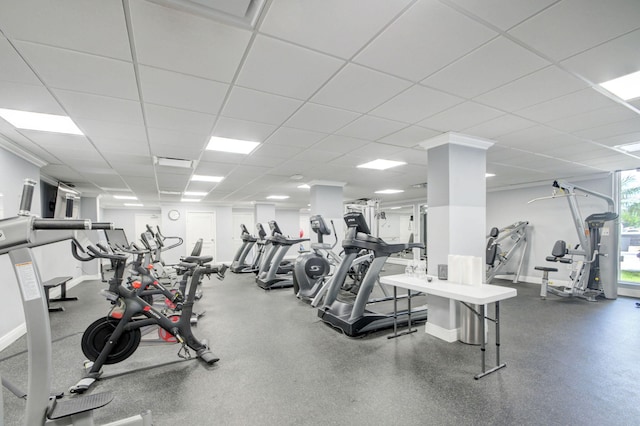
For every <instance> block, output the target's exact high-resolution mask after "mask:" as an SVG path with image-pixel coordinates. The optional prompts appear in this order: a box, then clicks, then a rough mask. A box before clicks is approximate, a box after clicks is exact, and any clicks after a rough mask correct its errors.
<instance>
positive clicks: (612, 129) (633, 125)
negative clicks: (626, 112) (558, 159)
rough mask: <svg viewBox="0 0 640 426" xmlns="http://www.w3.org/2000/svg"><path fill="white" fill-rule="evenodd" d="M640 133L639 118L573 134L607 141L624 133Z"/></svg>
mask: <svg viewBox="0 0 640 426" xmlns="http://www.w3.org/2000/svg"><path fill="white" fill-rule="evenodd" d="M635 132H640V116H637V115H636V117H634V118H632V119H630V120H625V121H619V122H616V123H611V124H605V125H604V126H598V127H593V128H591V129H586V130H580V131H577V132H574V134H575V135H576V136H578V137H581V138H586V139H592V140H598V139H607V138H611V137H613V136H618V135H623V134H625V133H635Z"/></svg>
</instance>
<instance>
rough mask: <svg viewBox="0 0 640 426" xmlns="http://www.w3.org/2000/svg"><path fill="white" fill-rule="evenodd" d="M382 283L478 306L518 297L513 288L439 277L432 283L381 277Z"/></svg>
mask: <svg viewBox="0 0 640 426" xmlns="http://www.w3.org/2000/svg"><path fill="white" fill-rule="evenodd" d="M380 282H381V283H382V284H388V285H392V286H396V287H401V288H406V289H410V290H415V291H421V292H423V293H427V294H432V295H434V296H440V297H444V298H447V299H454V300H458V301H460V302H466V303H473V304H476V305H486V304H487V303H493V302H498V301H500V300H504V299H509V298H511V297H516V295H517V294H518V292H517V291H516V289H515V288H511V287H502V286H497V285H491V284H482V285H480V286H472V285H466V284H458V283H453V282H451V281H446V280H439V279H438V278H437V277H431V282H428V281H427V278H426V277H424V278H417V277H409V276H407V275H404V274H401V275H387V276H383V277H380Z"/></svg>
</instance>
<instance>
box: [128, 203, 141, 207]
mask: <svg viewBox="0 0 640 426" xmlns="http://www.w3.org/2000/svg"><path fill="white" fill-rule="evenodd" d="M124 205H125V206H126V207H142V206H144V204H140V203H124Z"/></svg>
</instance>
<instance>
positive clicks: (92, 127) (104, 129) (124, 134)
mask: <svg viewBox="0 0 640 426" xmlns="http://www.w3.org/2000/svg"><path fill="white" fill-rule="evenodd" d="M75 122H76V124H77V125H78V127H80V129H81V130H82V131H83V132H84V134H85V135H87V136H88V137H90V138H107V139H108V138H112V139H121V140H130V141H141V140H147V133H146V131H145V128H144V126H136V125H134V124H124V123H114V122H107V121H100V120H91V119H89V118H78V119H76V120H75Z"/></svg>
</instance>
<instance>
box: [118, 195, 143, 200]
mask: <svg viewBox="0 0 640 426" xmlns="http://www.w3.org/2000/svg"><path fill="white" fill-rule="evenodd" d="M113 198H115V199H116V200H137V199H138V197H136V196H135V195H114V196H113Z"/></svg>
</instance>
